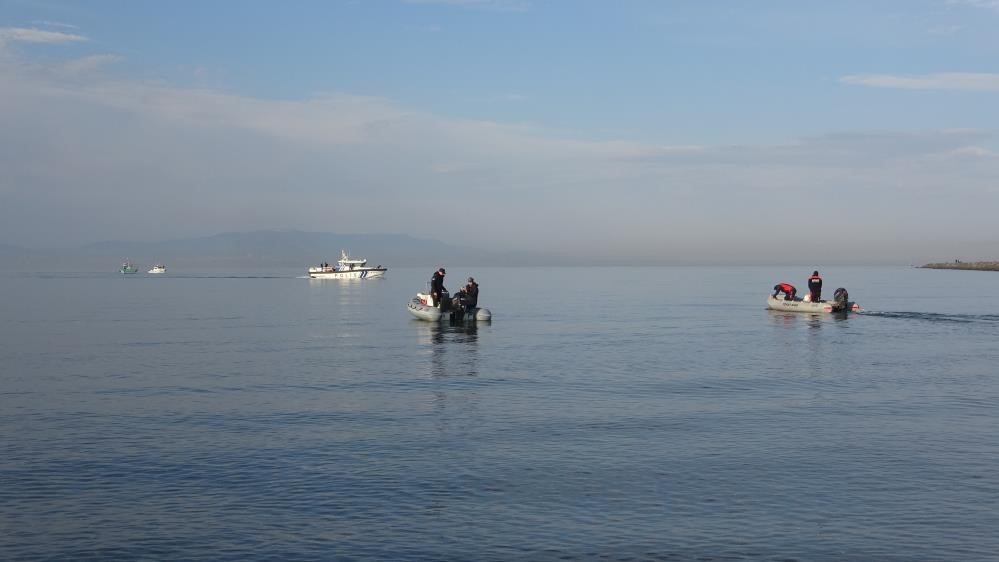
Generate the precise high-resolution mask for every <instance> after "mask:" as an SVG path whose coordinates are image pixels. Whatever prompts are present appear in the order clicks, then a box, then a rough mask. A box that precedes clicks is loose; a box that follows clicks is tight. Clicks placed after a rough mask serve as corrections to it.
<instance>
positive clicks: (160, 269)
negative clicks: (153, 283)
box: [149, 263, 166, 273]
mask: <svg viewBox="0 0 999 562" xmlns="http://www.w3.org/2000/svg"><path fill="white" fill-rule="evenodd" d="M149 273H166V266H165V265H163V264H161V263H158V264H156V265H154V266H153V268H152V269H150V270H149Z"/></svg>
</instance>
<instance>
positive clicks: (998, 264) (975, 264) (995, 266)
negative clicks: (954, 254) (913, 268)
mask: <svg viewBox="0 0 999 562" xmlns="http://www.w3.org/2000/svg"><path fill="white" fill-rule="evenodd" d="M919 267H921V268H923V269H968V270H973V271H999V261H968V262H965V261H952V262H946V263H928V264H926V265H921V266H919Z"/></svg>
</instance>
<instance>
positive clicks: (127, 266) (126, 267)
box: [118, 260, 139, 273]
mask: <svg viewBox="0 0 999 562" xmlns="http://www.w3.org/2000/svg"><path fill="white" fill-rule="evenodd" d="M138 272H139V268H138V267H135V264H134V263H132V261H131V260H125V261H123V262H122V263H121V267H120V268H118V273H138Z"/></svg>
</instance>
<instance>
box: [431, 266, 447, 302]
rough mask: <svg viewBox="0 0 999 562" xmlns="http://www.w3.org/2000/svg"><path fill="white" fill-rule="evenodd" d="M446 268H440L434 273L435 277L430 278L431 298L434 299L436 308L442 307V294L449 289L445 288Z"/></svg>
mask: <svg viewBox="0 0 999 562" xmlns="http://www.w3.org/2000/svg"><path fill="white" fill-rule="evenodd" d="M445 273H446V272H445V271H444V268H443V267H442V268H440V269H438V270H437V271H435V272H434V276H433V277H431V278H430V296H431V297H433V299H434V306H436V307H440V305H441V299H440V297H441V294H443V293H445V292H446V291H447V289H445V288H444V274H445Z"/></svg>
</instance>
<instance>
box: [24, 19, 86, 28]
mask: <svg viewBox="0 0 999 562" xmlns="http://www.w3.org/2000/svg"><path fill="white" fill-rule="evenodd" d="M31 23H33V24H35V25H44V26H46V27H62V28H65V29H80V27H79V26H76V25H73V24H69V23H62V22H58V21H48V20H35V21H33V22H31Z"/></svg>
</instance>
